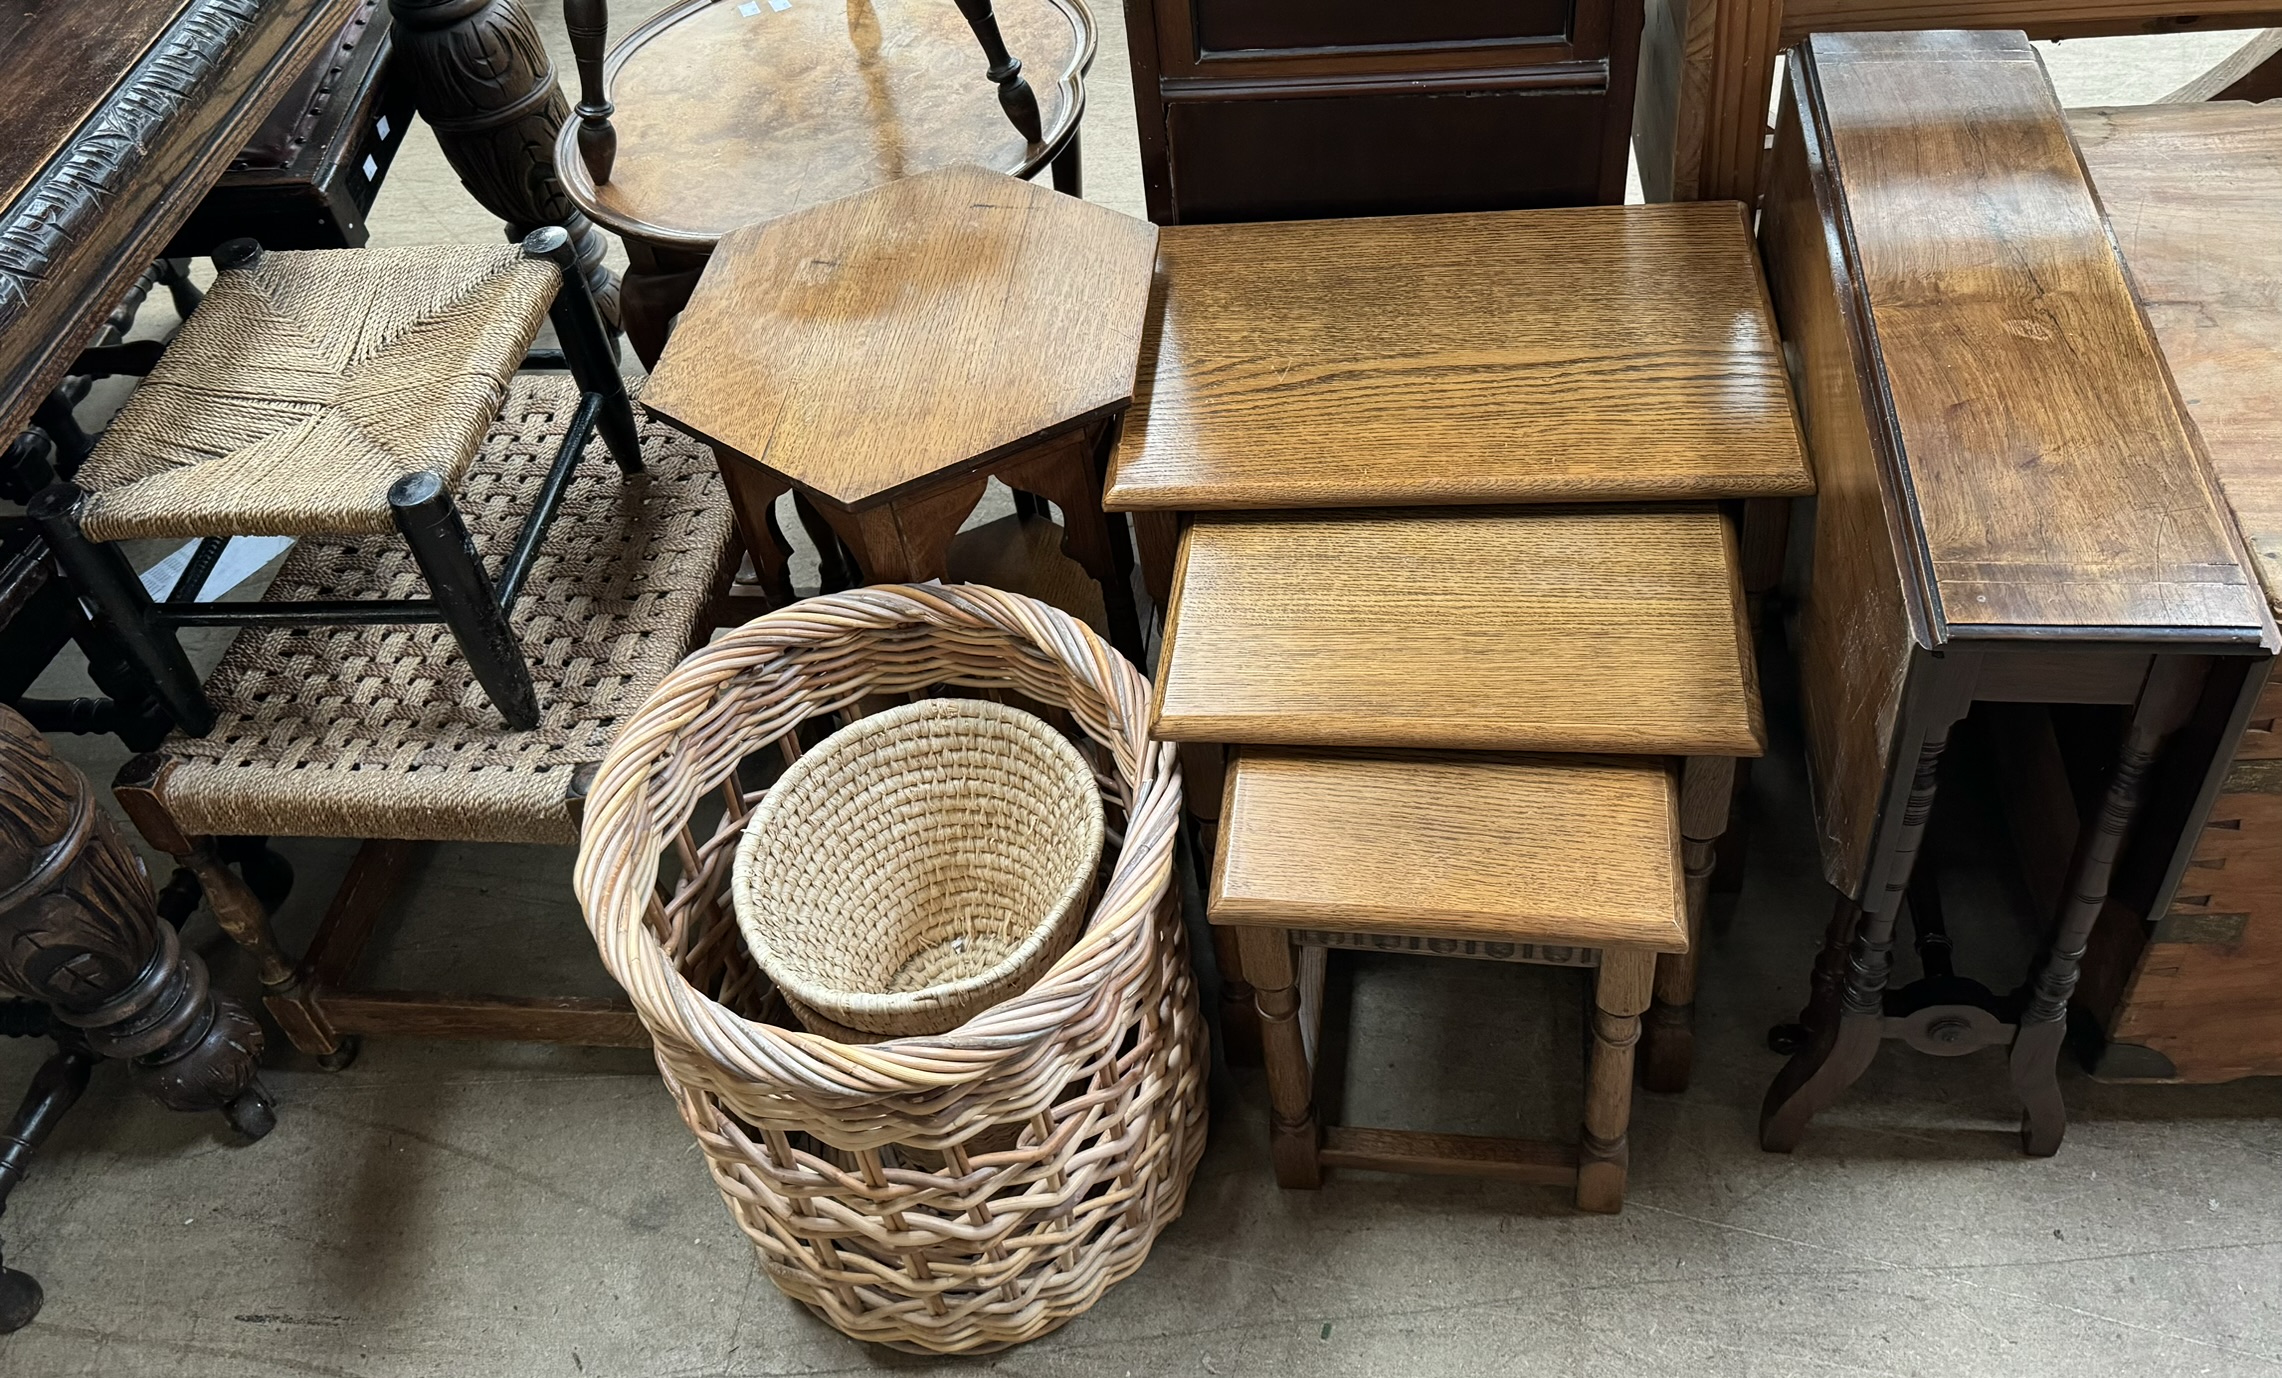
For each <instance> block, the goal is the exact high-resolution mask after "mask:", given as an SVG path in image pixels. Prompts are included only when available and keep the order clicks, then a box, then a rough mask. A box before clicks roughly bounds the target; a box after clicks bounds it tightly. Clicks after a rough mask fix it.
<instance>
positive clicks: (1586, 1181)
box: [1577, 948, 1656, 1215]
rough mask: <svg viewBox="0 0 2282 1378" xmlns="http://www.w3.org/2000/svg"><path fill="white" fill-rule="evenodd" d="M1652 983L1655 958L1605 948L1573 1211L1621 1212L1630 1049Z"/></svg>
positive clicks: (1596, 989)
mask: <svg viewBox="0 0 2282 1378" xmlns="http://www.w3.org/2000/svg"><path fill="white" fill-rule="evenodd" d="M1655 983H1656V954H1655V953H1652V952H1636V951H1632V950H1629V949H1626V948H1605V949H1603V950H1602V952H1601V965H1600V971H1599V973H1598V974H1597V975H1596V976H1595V978H1594V981H1593V1051H1592V1061H1591V1063H1590V1064H1589V1065H1588V1067H1587V1068H1586V1071H1585V1137H1584V1142H1583V1143H1582V1144H1580V1145H1579V1146H1578V1149H1577V1209H1578V1210H1581V1211H1595V1212H1598V1213H1600V1214H1603V1215H1612V1214H1614V1213H1616V1212H1617V1211H1620V1210H1623V1209H1624V1183H1625V1177H1626V1174H1627V1173H1628V1172H1629V1170H1630V1166H1631V1159H1632V1151H1631V1146H1630V1144H1629V1142H1628V1140H1627V1137H1626V1136H1627V1135H1628V1134H1629V1133H1630V1131H1631V1127H1632V1049H1633V1045H1634V1044H1636V1043H1638V1042H1639V1041H1640V1012H1641V1011H1642V1010H1644V1009H1647V1008H1648V999H1649V995H1650V993H1651V991H1652V990H1653V988H1654V986H1655Z"/></svg>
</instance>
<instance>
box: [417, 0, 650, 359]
mask: <svg viewBox="0 0 2282 1378" xmlns="http://www.w3.org/2000/svg"><path fill="white" fill-rule="evenodd" d="M388 8H389V11H390V13H392V14H393V15H394V16H395V19H396V53H397V61H398V63H399V65H400V66H401V68H402V69H403V70H404V71H405V72H406V73H407V74H408V75H407V79H408V80H409V81H410V82H411V83H412V93H413V101H414V103H415V105H416V106H417V107H418V108H419V111H420V118H421V119H423V120H426V121H427V122H428V126H429V128H431V129H433V130H435V131H436V142H437V143H438V144H439V145H441V146H442V148H443V150H444V157H445V159H446V160H448V161H449V162H450V163H451V165H452V170H453V171H454V172H457V173H458V174H459V177H460V184H461V185H462V186H464V187H466V188H467V189H468V194H469V195H471V196H473V197H475V199H476V200H477V201H478V202H480V203H482V205H483V208H484V209H485V210H488V211H490V212H491V213H492V214H493V215H496V216H498V217H499V218H500V219H502V220H504V221H506V222H507V237H508V238H509V239H514V240H520V239H522V238H523V237H524V236H525V235H527V234H529V233H530V232H531V231H533V230H535V229H537V228H539V227H540V226H541V225H560V226H562V227H563V228H564V229H565V230H568V231H569V232H570V237H571V242H572V243H573V244H574V245H575V246H576V247H577V250H578V262H579V267H580V269H581V270H582V271H584V273H585V274H586V281H587V285H588V287H589V288H591V289H592V290H593V292H594V300H595V304H596V305H597V306H599V307H600V308H601V309H602V316H603V319H604V320H606V321H608V322H610V323H611V324H612V325H613V326H615V325H616V324H617V322H618V284H617V282H616V280H615V279H613V278H612V277H611V274H610V270H609V269H608V268H605V267H604V266H603V265H602V255H603V250H604V247H605V246H604V244H603V241H602V233H601V231H599V230H597V229H596V228H595V227H594V222H592V221H590V220H588V219H587V218H586V215H585V213H584V212H582V211H580V210H579V208H578V207H577V205H576V204H574V203H573V202H572V201H571V199H570V197H569V195H568V194H566V193H565V192H564V191H563V185H562V183H561V181H559V180H558V179H557V178H556V176H555V135H556V132H557V131H559V130H560V129H561V128H562V125H563V121H564V120H565V119H567V118H569V116H570V102H569V100H568V99H566V98H565V97H564V95H563V91H562V87H561V86H560V85H559V84H558V83H557V82H556V81H555V68H554V63H553V62H552V61H550V60H549V59H548V57H547V45H546V43H545V41H544V40H543V39H541V38H540V36H539V29H538V26H537V25H536V24H533V23H532V22H531V16H530V14H529V12H527V11H526V10H525V9H524V8H523V5H522V3H521V0H389V6H388Z"/></svg>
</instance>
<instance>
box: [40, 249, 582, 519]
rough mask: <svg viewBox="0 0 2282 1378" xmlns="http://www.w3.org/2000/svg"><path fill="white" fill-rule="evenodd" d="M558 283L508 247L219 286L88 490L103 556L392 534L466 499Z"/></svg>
mask: <svg viewBox="0 0 2282 1378" xmlns="http://www.w3.org/2000/svg"><path fill="white" fill-rule="evenodd" d="M559 281H560V278H559V275H558V274H557V272H556V271H555V269H554V268H553V267H552V266H551V265H550V264H548V263H547V262H546V261H545V260H544V259H533V258H529V257H526V256H525V255H524V254H523V253H522V252H521V251H520V250H519V249H518V248H516V246H514V245H512V244H505V245H501V246H499V247H498V248H496V249H490V248H400V249H328V250H322V251H318V252H311V253H266V254H262V255H260V257H259V259H258V260H257V261H256V263H255V264H254V266H252V267H249V268H228V269H224V270H223V271H222V272H221V273H220V274H219V275H218V276H217V277H216V278H215V281H214V286H213V288H212V290H211V291H209V292H208V293H207V294H206V300H205V301H204V302H202V303H200V305H199V307H198V309H197V310H195V311H193V312H191V313H190V318H189V319H188V320H187V321H185V322H183V325H182V329H181V331H180V332H179V333H178V334H176V336H175V337H174V339H173V341H172V342H171V343H169V345H168V346H167V350H166V353H165V354H164V355H162V356H161V357H160V359H159V362H158V364H157V366H156V367H154V368H153V369H152V370H151V373H150V375H149V376H148V377H147V378H145V379H144V380H143V382H142V385H141V386H140V387H138V388H136V389H135V392H134V394H133V395H132V396H131V397H129V398H128V399H127V403H126V405H125V406H124V407H122V408H120V410H119V414H118V416H117V417H116V418H115V419H114V420H113V421H112V422H111V425H110V427H109V429H107V430H105V431H104V433H103V438H102V439H101V440H100V441H99V442H98V443H97V444H96V447H95V450H94V453H93V454H91V455H90V456H89V457H88V460H87V463H86V465H85V466H84V467H82V468H81V470H80V471H79V475H78V481H79V483H80V485H81V486H82V487H84V488H86V489H88V490H89V491H90V498H89V501H88V504H87V509H86V511H85V513H84V514H83V516H82V517H81V523H80V524H81V527H82V529H83V530H84V531H85V532H86V534H87V536H88V538H89V539H91V540H97V541H117V540H128V539H133V538H137V537H197V536H212V535H239V536H306V535H319V534H326V535H363V534H367V533H379V532H387V531H393V530H394V529H395V527H394V524H393V522H392V520H391V518H390V515H389V509H388V490H389V487H390V485H391V484H393V483H395V482H396V481H397V480H398V479H400V478H403V477H404V476H405V475H407V474H416V473H423V472H425V473H433V474H435V475H437V476H438V477H439V478H441V479H443V480H444V482H445V485H446V486H447V487H448V488H452V489H457V488H458V486H459V484H460V480H461V478H462V477H463V476H464V475H465V474H466V472H467V468H468V465H469V463H470V462H471V461H472V460H473V459H474V458H475V453H476V448H477V447H478V446H479V445H481V444H482V443H483V438H484V435H485V433H486V432H487V431H488V430H489V429H490V426H491V419H492V417H493V416H495V415H497V414H498V411H499V406H500V403H501V402H502V401H503V400H504V399H505V397H506V395H507V380H508V379H509V378H510V377H511V376H513V374H514V372H515V369H516V366H517V365H518V364H519V363H521V362H522V359H523V356H524V352H525V351H526V350H528V349H529V348H530V346H531V341H532V339H533V338H534V337H536V335H537V334H538V331H539V326H540V324H541V323H542V322H544V321H545V320H546V319H547V307H548V304H549V303H550V302H552V301H553V300H554V295H555V288H556V286H557V284H558V283H559Z"/></svg>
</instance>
